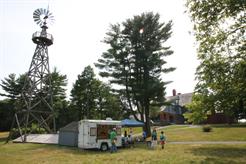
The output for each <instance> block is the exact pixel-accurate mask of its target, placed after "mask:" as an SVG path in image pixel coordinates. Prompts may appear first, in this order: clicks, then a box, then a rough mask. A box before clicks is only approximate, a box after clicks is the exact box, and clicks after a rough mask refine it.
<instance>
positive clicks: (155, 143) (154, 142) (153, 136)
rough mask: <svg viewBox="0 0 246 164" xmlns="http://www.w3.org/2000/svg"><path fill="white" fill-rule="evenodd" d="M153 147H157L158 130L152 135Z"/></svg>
mask: <svg viewBox="0 0 246 164" xmlns="http://www.w3.org/2000/svg"><path fill="white" fill-rule="evenodd" d="M151 141H152V142H151V147H152V148H155V147H156V145H157V132H156V129H154V130H153V132H152V134H151Z"/></svg>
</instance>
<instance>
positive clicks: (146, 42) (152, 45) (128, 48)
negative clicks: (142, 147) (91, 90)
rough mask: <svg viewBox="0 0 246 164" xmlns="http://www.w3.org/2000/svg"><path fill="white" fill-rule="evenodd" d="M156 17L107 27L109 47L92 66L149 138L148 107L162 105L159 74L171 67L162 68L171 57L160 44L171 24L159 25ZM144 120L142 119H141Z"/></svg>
mask: <svg viewBox="0 0 246 164" xmlns="http://www.w3.org/2000/svg"><path fill="white" fill-rule="evenodd" d="M159 19H160V15H159V14H153V13H152V12H149V13H143V14H141V15H139V16H134V18H133V19H127V20H126V21H125V22H123V23H122V25H120V24H116V25H111V29H110V31H109V32H108V33H107V37H106V38H105V40H104V42H105V43H106V44H108V45H109V46H110V48H109V49H108V50H107V52H104V53H103V54H102V57H101V59H99V60H98V62H97V63H96V64H95V66H96V67H97V68H99V69H100V75H101V76H102V77H105V78H108V79H109V81H110V82H111V83H112V84H116V85H117V86H118V87H115V88H118V89H117V91H118V93H119V94H121V100H122V104H127V106H126V107H127V109H128V110H129V111H130V112H131V113H132V114H133V116H134V117H135V119H138V117H137V114H140V116H141V121H143V122H145V129H146V131H147V134H148V135H150V119H149V115H150V106H161V105H162V104H163V102H164V96H165V85H166V84H167V82H163V81H162V80H161V75H162V74H163V73H168V72H171V71H173V70H174V68H164V65H165V64H166V61H165V60H164V57H165V56H168V55H171V54H172V53H173V51H171V50H170V47H165V46H164V45H163V44H164V42H165V41H166V40H167V39H168V38H170V36H171V26H172V22H171V21H170V22H168V23H167V24H165V23H159ZM144 118H146V120H145V119H144Z"/></svg>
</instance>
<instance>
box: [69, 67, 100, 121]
mask: <svg viewBox="0 0 246 164" xmlns="http://www.w3.org/2000/svg"><path fill="white" fill-rule="evenodd" d="M95 85H96V81H95V74H94V71H93V69H92V67H90V66H87V67H85V69H84V71H83V72H82V73H81V75H78V79H77V80H76V81H75V84H74V85H73V88H72V90H71V97H72V99H71V105H72V106H73V107H74V108H75V109H76V110H77V111H78V118H77V119H78V120H80V119H83V118H87V119H92V117H93V113H94V111H95V108H96V103H95V101H94V100H95V94H96V90H95V88H96V86H95Z"/></svg>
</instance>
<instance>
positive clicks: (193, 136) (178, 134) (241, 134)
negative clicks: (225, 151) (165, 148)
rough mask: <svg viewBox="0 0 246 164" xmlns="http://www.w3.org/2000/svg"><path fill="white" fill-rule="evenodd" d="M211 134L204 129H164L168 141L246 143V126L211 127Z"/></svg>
mask: <svg viewBox="0 0 246 164" xmlns="http://www.w3.org/2000/svg"><path fill="white" fill-rule="evenodd" d="M211 127H212V131H211V132H203V131H202V127H200V126H198V127H187V126H184V127H183V126H173V127H172V126H171V127H170V128H166V129H164V132H165V134H166V136H167V138H168V141H246V126H234V125H232V126H229V125H224V126H217V125H215V126H211Z"/></svg>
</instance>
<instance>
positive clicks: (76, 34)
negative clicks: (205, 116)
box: [0, 0, 198, 99]
mask: <svg viewBox="0 0 246 164" xmlns="http://www.w3.org/2000/svg"><path fill="white" fill-rule="evenodd" d="M184 4H185V0H69V1H68V0H0V80H3V79H4V78H5V77H7V76H8V75H9V74H11V73H15V74H16V75H17V76H18V75H20V74H23V73H25V72H27V71H28V69H29V67H30V64H31V60H32V56H33V54H34V50H35V48H36V45H35V44H34V43H33V42H32V40H31V37H32V34H33V33H34V32H36V31H40V30H41V29H40V27H39V26H38V25H37V24H36V23H35V22H34V21H33V18H32V16H33V12H34V10H36V9H38V8H47V7H48V6H49V10H50V11H51V12H52V13H53V15H54V17H55V22H54V24H53V25H52V26H50V27H49V29H48V30H47V31H48V33H51V34H52V35H53V37H54V44H53V45H51V46H50V47H49V64H50V71H52V70H53V69H54V67H56V68H57V70H58V71H59V72H60V73H61V74H65V75H67V79H68V86H67V88H66V89H67V95H68V97H69V95H70V90H71V88H72V86H73V83H75V81H76V79H77V76H78V75H79V74H81V72H82V71H83V70H84V68H85V67H86V66H88V65H91V66H94V63H95V62H97V60H98V59H99V58H100V56H101V55H102V53H103V52H105V51H106V50H107V48H108V46H107V45H106V44H105V43H102V40H103V39H104V37H105V36H106V32H108V30H109V26H110V24H116V23H122V22H123V21H125V20H126V19H128V18H133V16H134V15H140V14H141V13H143V12H150V11H152V12H154V13H159V14H160V22H166V23H167V22H168V21H169V20H172V21H173V27H172V31H173V33H172V36H171V38H170V39H169V40H168V41H167V42H166V43H165V44H164V45H165V46H170V47H171V49H172V50H173V51H174V53H173V55H171V56H169V57H167V58H166V59H165V60H166V61H167V63H168V64H167V66H171V67H176V70H175V71H174V72H171V73H168V74H164V75H163V76H162V80H163V81H173V82H172V83H171V84H169V85H168V86H167V89H166V92H167V96H170V95H171V94H172V90H173V89H176V91H177V93H189V92H192V91H193V90H194V86H195V84H196V81H195V75H194V74H195V70H196V67H197V66H198V60H197V57H196V45H195V38H194V36H193V35H192V34H191V33H192V23H191V21H190V18H189V17H188V15H187V13H185V10H186V8H185V6H184ZM95 72H98V70H97V69H96V68H95ZM98 78H99V77H98ZM0 92H2V89H0ZM0 99H1V97H0Z"/></svg>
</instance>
